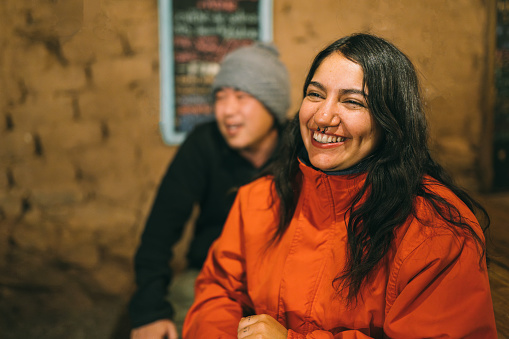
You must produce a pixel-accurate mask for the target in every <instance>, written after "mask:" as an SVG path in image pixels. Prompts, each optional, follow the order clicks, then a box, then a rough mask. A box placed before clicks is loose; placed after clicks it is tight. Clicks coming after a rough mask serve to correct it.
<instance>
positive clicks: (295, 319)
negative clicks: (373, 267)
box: [184, 164, 497, 339]
mask: <svg viewBox="0 0 509 339" xmlns="http://www.w3.org/2000/svg"><path fill="white" fill-rule="evenodd" d="M300 167H301V172H302V173H303V187H302V193H301V196H300V199H299V202H298V205H297V209H296V212H295V215H294V218H293V220H292V222H291V224H290V226H289V228H288V230H287V231H286V232H285V234H284V235H283V237H282V239H281V241H280V242H278V243H276V244H275V245H273V246H271V247H267V244H268V242H269V239H270V238H271V236H272V235H273V232H274V228H275V227H276V223H277V221H278V220H279V219H278V217H277V210H276V207H274V206H273V205H272V204H271V198H270V197H268V196H269V194H268V192H269V190H270V187H271V181H270V179H269V178H262V179H259V180H257V181H255V182H253V183H251V184H249V185H247V186H244V187H242V188H241V189H240V190H239V193H238V195H237V199H236V202H235V203H234V205H233V207H232V210H231V211H230V215H229V217H228V220H227V222H226V224H225V226H224V229H223V233H222V235H221V236H220V237H219V239H218V240H217V241H216V242H215V243H214V244H213V246H212V247H211V249H210V251H209V255H208V258H207V260H206V262H205V264H204V267H203V269H202V272H201V273H200V276H199V277H198V279H197V282H196V287H195V291H196V298H195V302H194V304H193V306H192V307H191V309H190V311H189V313H188V315H187V317H186V320H185V324H184V338H189V339H198V338H237V326H238V323H239V321H240V318H241V317H242V316H246V315H250V314H264V313H265V314H268V315H270V316H272V317H274V318H275V319H277V320H278V321H279V322H280V323H281V324H282V325H283V326H285V327H286V328H287V329H288V330H289V331H288V338H387V337H389V338H476V339H477V338H496V337H497V334H496V328H495V318H494V314H493V306H492V301H491V294H490V287H489V282H488V275H487V271H486V267H484V266H483V267H480V266H479V250H478V248H477V246H476V244H475V243H474V241H473V240H472V239H471V238H469V237H467V236H465V235H463V234H462V233H458V232H456V233H455V232H453V231H451V227H449V226H448V225H446V224H445V222H444V221H443V220H442V219H439V218H437V217H436V216H435V213H434V212H433V211H432V210H431V208H430V207H429V206H428V205H427V204H426V203H425V202H424V201H423V200H422V199H416V202H415V204H416V211H417V215H418V218H415V217H410V218H409V220H408V221H407V222H406V223H405V224H404V225H403V226H401V227H399V228H398V229H397V231H396V234H395V239H394V241H393V244H392V246H391V249H390V251H389V253H388V254H387V256H386V257H385V258H384V260H383V263H382V264H381V265H380V267H381V268H380V270H378V271H377V272H376V274H375V275H374V276H373V278H372V279H371V280H370V281H369V282H368V283H367V284H366V285H364V287H363V290H362V292H361V298H359V301H358V303H357V304H356V306H355V307H353V308H352V307H350V308H348V307H347V305H345V303H344V302H343V301H342V300H341V299H340V298H339V297H338V296H337V293H336V290H335V289H334V287H333V286H332V281H333V279H334V278H335V277H336V276H337V275H338V274H339V273H340V272H341V270H342V268H343V265H344V262H345V254H346V251H345V248H346V247H345V246H346V227H345V221H344V214H345V211H346V210H347V208H348V207H349V205H348V203H349V201H350V198H351V197H352V196H353V195H354V194H355V193H356V192H357V191H358V189H359V188H360V187H361V185H362V184H363V181H364V179H365V176H361V177H357V178H354V177H352V176H346V175H343V176H333V175H327V174H324V173H322V172H319V171H316V170H314V169H312V168H310V167H307V166H305V165H303V164H301V165H300ZM432 189H433V191H434V192H436V193H439V194H440V195H441V196H442V197H444V198H446V199H447V200H448V201H450V202H451V203H453V204H454V205H455V206H456V207H457V208H458V209H459V211H460V213H461V214H462V216H463V217H464V218H466V219H467V220H469V221H471V223H472V227H474V229H475V230H476V232H477V233H478V234H479V235H481V236H482V231H481V229H480V227H479V225H478V223H477V221H476V219H475V217H474V215H473V214H472V213H471V212H470V210H469V209H468V208H467V207H466V206H465V205H464V204H463V203H462V202H461V201H460V199H458V198H457V197H456V196H455V195H453V194H452V193H451V192H450V191H449V190H448V189H445V188H444V187H442V186H440V185H438V184H437V183H436V182H435V184H433V185H432ZM428 226H429V227H428Z"/></svg>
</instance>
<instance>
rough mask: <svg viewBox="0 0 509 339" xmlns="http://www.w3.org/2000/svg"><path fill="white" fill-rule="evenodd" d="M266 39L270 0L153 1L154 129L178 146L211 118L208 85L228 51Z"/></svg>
mask: <svg viewBox="0 0 509 339" xmlns="http://www.w3.org/2000/svg"><path fill="white" fill-rule="evenodd" d="M256 40H262V41H271V40H272V0H159V43H160V72H161V73H160V76H161V93H160V95H161V119H160V127H161V132H162V135H163V139H164V141H165V143H167V144H179V143H181V142H182V141H183V139H184V138H185V135H186V134H187V133H188V132H189V131H190V130H192V129H193V128H194V126H195V125H196V124H199V123H202V122H206V121H210V120H212V119H214V113H213V106H212V96H211V85H212V82H213V80H214V77H215V75H216V74H217V72H218V71H219V64H220V62H221V60H222V59H223V57H224V56H225V55H226V54H227V53H229V52H230V51H232V50H234V49H236V48H239V47H241V46H246V45H250V44H252V43H253V42H254V41H256Z"/></svg>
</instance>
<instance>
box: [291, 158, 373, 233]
mask: <svg viewBox="0 0 509 339" xmlns="http://www.w3.org/2000/svg"><path fill="white" fill-rule="evenodd" d="M306 155H307V154H306ZM299 169H300V171H301V173H302V190H301V199H302V208H303V209H304V213H306V214H311V215H313V217H312V219H313V220H315V221H316V222H315V226H316V227H318V228H321V227H322V225H323V226H326V225H327V224H330V222H331V221H342V220H344V213H345V211H346V210H348V208H350V206H351V203H352V199H353V198H354V197H355V196H356V194H357V193H358V192H359V190H360V189H361V188H362V185H363V184H364V182H365V180H366V172H365V170H361V169H360V168H356V169H355V170H352V169H353V168H352V169H348V170H345V171H337V172H324V171H321V170H319V169H317V168H315V167H313V166H311V165H310V164H306V162H305V159H303V158H302V157H301V156H300V155H299Z"/></svg>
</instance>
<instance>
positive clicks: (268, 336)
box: [237, 314, 288, 339]
mask: <svg viewBox="0 0 509 339" xmlns="http://www.w3.org/2000/svg"><path fill="white" fill-rule="evenodd" d="M287 335H288V330H287V329H286V328H285V327H284V326H283V325H281V324H280V323H279V322H278V321H277V320H276V319H274V318H272V317H271V316H270V315H268V314H260V315H252V316H249V317H246V318H242V319H240V322H239V328H238V330H237V338H238V339H244V338H264V339H286V337H287Z"/></svg>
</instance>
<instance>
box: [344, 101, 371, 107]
mask: <svg viewBox="0 0 509 339" xmlns="http://www.w3.org/2000/svg"><path fill="white" fill-rule="evenodd" d="M344 103H345V104H346V105H348V106H349V107H351V108H357V109H359V108H364V107H366V105H364V103H362V102H359V101H355V100H346V101H344Z"/></svg>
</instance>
